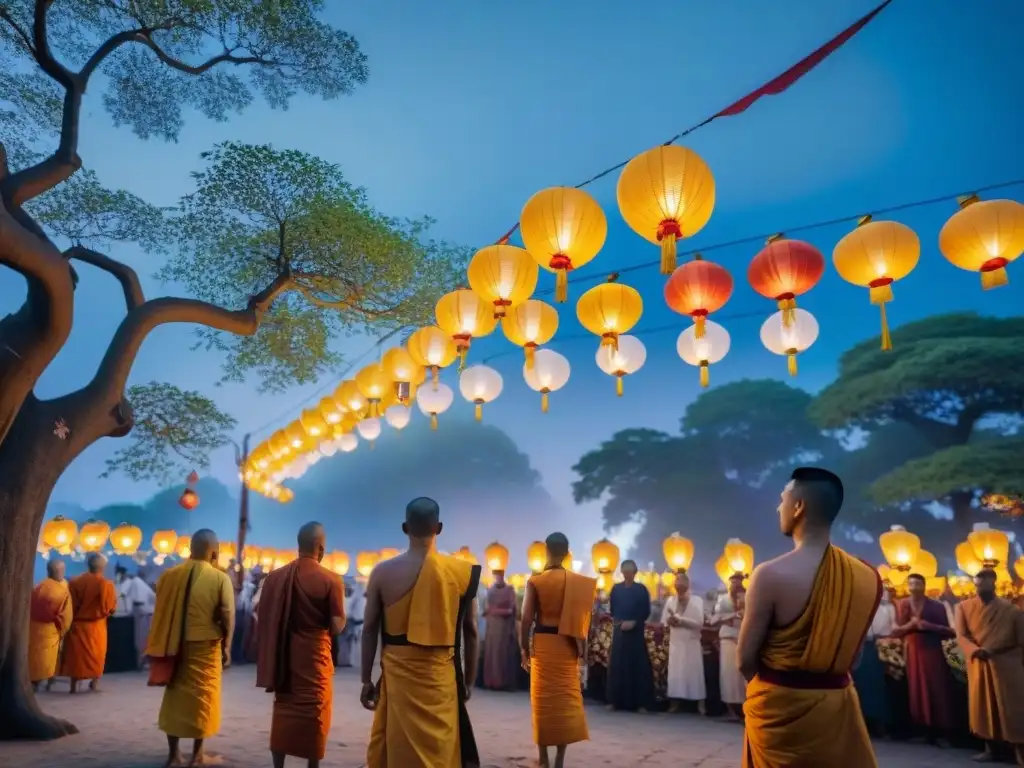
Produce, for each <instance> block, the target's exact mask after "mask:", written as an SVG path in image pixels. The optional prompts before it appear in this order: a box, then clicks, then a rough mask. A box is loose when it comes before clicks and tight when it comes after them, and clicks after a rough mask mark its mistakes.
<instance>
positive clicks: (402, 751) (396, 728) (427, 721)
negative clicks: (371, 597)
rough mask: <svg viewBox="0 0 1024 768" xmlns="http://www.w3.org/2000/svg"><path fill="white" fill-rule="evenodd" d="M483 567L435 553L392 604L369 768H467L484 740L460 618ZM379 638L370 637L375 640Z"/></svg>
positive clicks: (368, 753) (386, 614)
mask: <svg viewBox="0 0 1024 768" xmlns="http://www.w3.org/2000/svg"><path fill="white" fill-rule="evenodd" d="M479 579H480V566H478V565H470V564H469V563H465V562H463V561H461V560H457V559H456V558H454V557H450V556H449V555H441V554H438V553H436V552H430V553H428V554H427V557H426V559H425V560H424V562H423V568H422V570H420V574H419V577H418V578H417V580H416V584H415V585H414V586H413V588H412V589H411V590H410V591H409V592H408V593H407V594H406V595H405V596H404V597H402V598H401V599H400V600H399V601H398V602H396V603H395V604H393V605H389V606H386V607H385V608H384V627H383V632H384V635H385V637H384V643H383V652H382V658H381V668H382V670H383V676H382V678H381V682H380V697H379V699H378V701H377V709H376V711H375V712H374V717H373V728H372V730H371V731H370V743H369V745H368V747H367V750H366V763H367V766H368V768H461V766H463V765H464V764H468V763H464V762H463V755H467V754H468V755H473V754H475V751H476V744H475V742H474V741H473V737H472V729H471V728H470V727H469V720H468V717H467V716H466V713H465V710H464V707H463V704H462V698H461V697H462V694H461V692H460V691H459V682H460V680H461V679H462V676H461V672H459V671H457V665H459V664H460V662H461V658H459V656H460V655H461V654H457V651H458V649H459V642H460V640H461V632H460V623H461V622H460V616H461V615H462V612H463V611H465V610H467V606H468V605H469V603H470V602H471V601H472V600H474V599H475V598H476V588H477V585H478V583H479ZM374 641H375V638H364V642H374Z"/></svg>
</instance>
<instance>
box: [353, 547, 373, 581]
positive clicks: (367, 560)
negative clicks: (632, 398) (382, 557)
mask: <svg viewBox="0 0 1024 768" xmlns="http://www.w3.org/2000/svg"><path fill="white" fill-rule="evenodd" d="M377 560H378V555H377V553H376V552H360V553H359V554H358V555H356V573H358V574H359V575H360V576H362V577H363V578H364V579H365V578H368V577H369V575H370V573H371V572H372V571H373V569H374V566H376V565H377Z"/></svg>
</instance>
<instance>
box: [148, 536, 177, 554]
mask: <svg viewBox="0 0 1024 768" xmlns="http://www.w3.org/2000/svg"><path fill="white" fill-rule="evenodd" d="M177 543H178V534H176V533H175V532H174V531H157V532H156V533H154V534H153V540H152V546H153V551H154V552H156V553H157V554H160V555H170V554H173V553H174V548H175V546H176V545H177Z"/></svg>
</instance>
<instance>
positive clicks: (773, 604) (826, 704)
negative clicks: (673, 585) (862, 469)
mask: <svg viewBox="0 0 1024 768" xmlns="http://www.w3.org/2000/svg"><path fill="white" fill-rule="evenodd" d="M842 504H843V484H842V482H841V481H840V480H839V478H838V477H836V476H835V475H834V474H832V473H831V472H829V471H828V470H824V469H817V468H799V469H796V470H794V471H793V475H792V479H791V480H790V481H789V483H788V484H787V485H786V487H785V489H784V490H783V491H782V503H781V504H780V505H779V517H780V527H781V528H782V532H783V533H784V534H785V535H786V536H789V537H790V538H792V539H793V544H794V547H793V550H792V551H791V552H788V553H787V554H785V555H782V556H781V557H777V558H775V559H774V560H769V561H768V562H766V563H764V564H762V565H761V566H759V567H758V568H756V569H755V570H754V572H753V574H752V575H751V577H750V586H749V588H748V591H747V596H746V609H745V612H744V615H743V622H742V624H741V625H740V635H739V643H738V645H739V649H738V656H739V662H740V670H741V671H742V672H743V676H744V677H745V678H746V679H747V681H748V684H747V699H746V702H745V703H744V705H743V711H744V715H745V716H746V740H745V744H744V748H743V766H744V768H755V767H756V768H820V767H821V766H842V767H843V768H877V765H878V762H877V761H876V759H875V752H874V749H873V748H872V746H871V739H870V738H869V736H868V731H867V727H866V726H865V725H864V718H863V716H862V715H861V710H860V702H859V700H858V699H857V691H856V689H855V688H854V687H853V686H852V685H851V684H850V669H851V668H852V667H853V666H854V665H855V663H856V661H857V657H858V654H859V652H860V649H861V646H862V643H863V640H864V635H865V633H866V632H867V630H868V627H869V626H870V625H871V620H872V618H873V617H874V615H875V610H876V609H877V607H878V603H879V600H880V599H881V596H882V581H881V579H880V578H879V576H878V573H877V571H875V569H874V568H872V567H871V566H870V565H868V564H867V563H865V562H863V561H861V560H858V559H857V558H854V557H851V556H850V555H848V554H846V553H845V552H843V551H842V550H841V549H839V548H838V547H836V546H834V545H833V544H832V543H831V540H830V534H831V528H832V524H833V523H834V522H835V519H836V517H837V516H838V514H839V510H840V508H841V507H842Z"/></svg>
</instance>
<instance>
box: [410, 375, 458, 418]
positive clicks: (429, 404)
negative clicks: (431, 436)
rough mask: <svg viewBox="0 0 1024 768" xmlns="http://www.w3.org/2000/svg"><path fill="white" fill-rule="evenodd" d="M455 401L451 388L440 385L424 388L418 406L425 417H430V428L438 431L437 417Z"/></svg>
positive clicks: (418, 399) (417, 402)
mask: <svg viewBox="0 0 1024 768" xmlns="http://www.w3.org/2000/svg"><path fill="white" fill-rule="evenodd" d="M454 399H455V393H453V392H452V388H451V387H449V386H448V385H447V384H438V385H437V386H436V387H424V388H423V391H421V392H420V393H419V396H418V397H417V398H416V405H417V406H418V407H419V409H420V410H421V411H422V412H423V415H424V416H429V417H430V428H431V429H437V417H438V416H439V415H440V414H442V413H444V412H445V411H447V410H448V409H449V408H450V407H451V405H452V401H453V400H454Z"/></svg>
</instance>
